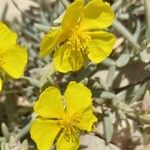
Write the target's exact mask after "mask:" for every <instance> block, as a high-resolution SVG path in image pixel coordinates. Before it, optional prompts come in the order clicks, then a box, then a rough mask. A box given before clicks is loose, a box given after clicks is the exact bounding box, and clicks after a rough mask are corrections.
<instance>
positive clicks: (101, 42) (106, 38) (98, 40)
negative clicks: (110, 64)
mask: <svg viewBox="0 0 150 150" xmlns="http://www.w3.org/2000/svg"><path fill="white" fill-rule="evenodd" d="M90 35H91V37H92V40H91V42H90V44H89V48H88V52H89V54H88V57H89V59H90V60H92V61H93V62H94V63H100V62H102V61H103V60H104V59H105V58H106V57H108V56H109V55H110V53H111V52H112V47H113V45H114V44H115V41H116V37H115V36H114V35H113V34H111V33H108V32H104V31H99V32H91V33H90Z"/></svg>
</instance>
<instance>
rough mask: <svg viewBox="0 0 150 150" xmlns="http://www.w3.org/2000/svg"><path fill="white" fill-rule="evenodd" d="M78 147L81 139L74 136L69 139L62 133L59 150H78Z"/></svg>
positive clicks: (57, 145) (58, 145) (58, 142)
mask: <svg viewBox="0 0 150 150" xmlns="http://www.w3.org/2000/svg"><path fill="white" fill-rule="evenodd" d="M78 147H79V139H77V138H76V137H74V136H72V137H71V138H68V137H66V136H65V133H64V132H62V134H61V135H60V137H59V139H58V141H57V144H56V149H57V150H77V149H78Z"/></svg>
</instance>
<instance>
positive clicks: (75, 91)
mask: <svg viewBox="0 0 150 150" xmlns="http://www.w3.org/2000/svg"><path fill="white" fill-rule="evenodd" d="M91 95H92V94H91V91H90V90H89V89H88V88H87V87H86V86H84V85H83V84H81V83H76V82H70V83H69V85H68V87H67V89H66V91H65V93H64V97H65V100H66V103H67V112H69V113H70V114H74V113H77V112H81V111H83V110H84V109H86V108H87V107H89V106H91V105H92V98H91Z"/></svg>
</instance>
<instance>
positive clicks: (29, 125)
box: [17, 120, 33, 139]
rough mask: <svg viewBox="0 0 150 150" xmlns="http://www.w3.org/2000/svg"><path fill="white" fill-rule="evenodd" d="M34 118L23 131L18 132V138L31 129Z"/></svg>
mask: <svg viewBox="0 0 150 150" xmlns="http://www.w3.org/2000/svg"><path fill="white" fill-rule="evenodd" d="M32 122H33V121H32V120H31V121H30V122H29V123H28V124H27V125H26V126H25V127H24V128H23V129H21V131H20V132H19V133H18V134H17V138H18V139H21V138H22V137H24V136H25V135H26V134H27V133H28V132H29V130H30V128H31V125H32Z"/></svg>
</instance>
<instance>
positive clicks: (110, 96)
mask: <svg viewBox="0 0 150 150" xmlns="http://www.w3.org/2000/svg"><path fill="white" fill-rule="evenodd" d="M115 97H116V96H115V94H114V93H111V92H107V91H104V92H102V94H101V98H103V99H114V98H115Z"/></svg>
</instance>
